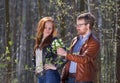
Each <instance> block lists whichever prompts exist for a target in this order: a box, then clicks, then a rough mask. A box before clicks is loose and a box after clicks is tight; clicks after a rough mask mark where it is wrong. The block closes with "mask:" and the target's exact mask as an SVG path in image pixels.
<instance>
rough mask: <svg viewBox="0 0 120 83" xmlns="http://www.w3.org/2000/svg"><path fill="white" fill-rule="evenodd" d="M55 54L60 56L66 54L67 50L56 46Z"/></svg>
mask: <svg viewBox="0 0 120 83" xmlns="http://www.w3.org/2000/svg"><path fill="white" fill-rule="evenodd" d="M57 54H58V55H60V56H66V55H67V52H66V51H65V50H64V49H63V48H58V49H57Z"/></svg>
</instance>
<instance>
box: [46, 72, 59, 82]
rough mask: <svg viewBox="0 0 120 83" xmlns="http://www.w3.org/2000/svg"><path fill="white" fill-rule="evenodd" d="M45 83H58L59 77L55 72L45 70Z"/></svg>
mask: <svg viewBox="0 0 120 83" xmlns="http://www.w3.org/2000/svg"><path fill="white" fill-rule="evenodd" d="M45 83H60V75H59V73H58V71H57V70H47V71H46V72H45Z"/></svg>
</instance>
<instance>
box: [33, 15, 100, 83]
mask: <svg viewBox="0 0 120 83" xmlns="http://www.w3.org/2000/svg"><path fill="white" fill-rule="evenodd" d="M94 21H95V17H94V16H93V15H92V14H91V13H83V14H81V15H79V16H78V17H77V20H76V30H77V32H78V35H77V36H76V37H75V38H73V40H72V42H71V45H70V50H69V51H66V50H65V49H64V46H63V47H59V48H56V49H54V48H55V46H56V45H55V44H54V43H56V41H57V40H59V39H58V38H57V37H56V36H57V35H56V34H57V32H56V28H55V23H54V20H53V18H51V17H44V18H42V19H41V20H40V21H39V23H38V27H37V36H36V43H35V49H34V53H35V55H34V56H35V58H36V70H35V73H36V75H37V76H38V83H60V82H62V83H93V81H94V77H95V75H96V69H95V59H96V55H97V53H98V50H99V47H100V45H99V41H98V40H97V38H96V37H95V36H94V35H93V33H92V28H93V25H94ZM54 45H55V46H54ZM65 59H66V60H67V62H66V60H65ZM60 70H62V74H61V75H60V74H59V71H60Z"/></svg>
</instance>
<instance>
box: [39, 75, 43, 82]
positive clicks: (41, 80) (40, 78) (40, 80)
mask: <svg viewBox="0 0 120 83" xmlns="http://www.w3.org/2000/svg"><path fill="white" fill-rule="evenodd" d="M38 83H44V76H40V75H39V76H38Z"/></svg>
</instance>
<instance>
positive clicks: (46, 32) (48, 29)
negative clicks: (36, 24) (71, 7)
mask: <svg viewBox="0 0 120 83" xmlns="http://www.w3.org/2000/svg"><path fill="white" fill-rule="evenodd" d="M52 31H53V23H52V22H50V21H48V22H46V23H45V29H44V31H43V37H44V38H46V37H48V36H49V35H50V34H51V33H52Z"/></svg>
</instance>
